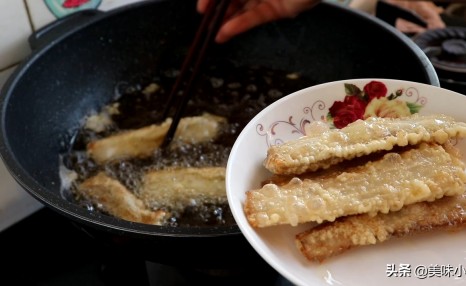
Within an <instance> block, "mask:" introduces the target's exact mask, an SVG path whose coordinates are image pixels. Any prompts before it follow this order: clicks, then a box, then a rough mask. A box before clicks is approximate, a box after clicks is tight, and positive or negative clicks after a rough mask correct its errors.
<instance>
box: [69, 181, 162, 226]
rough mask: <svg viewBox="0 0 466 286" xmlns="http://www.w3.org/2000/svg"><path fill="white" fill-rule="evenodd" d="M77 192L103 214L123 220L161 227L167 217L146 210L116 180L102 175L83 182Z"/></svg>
mask: <svg viewBox="0 0 466 286" xmlns="http://www.w3.org/2000/svg"><path fill="white" fill-rule="evenodd" d="M77 192H78V193H79V194H80V195H82V196H83V197H84V198H86V199H88V200H89V201H91V202H92V203H93V204H94V205H95V206H97V207H98V208H100V209H101V210H103V211H104V212H106V213H108V214H110V215H113V216H115V217H118V218H121V219H124V220H128V221H133V222H140V223H146V224H155V225H162V224H163V222H164V218H165V217H166V215H167V214H166V212H165V211H162V210H158V211H152V210H150V209H148V208H147V207H146V206H145V205H144V203H143V202H142V201H141V200H140V199H138V198H137V197H136V196H135V195H133V194H132V193H131V192H130V191H128V190H127V189H126V187H125V186H123V185H122V184H121V183H120V182H119V181H118V180H115V179H113V178H110V177H109V176H107V175H105V174H104V173H99V174H97V175H96V176H94V177H91V178H89V179H87V180H85V181H84V182H83V183H81V184H80V185H79V186H78V188H77Z"/></svg>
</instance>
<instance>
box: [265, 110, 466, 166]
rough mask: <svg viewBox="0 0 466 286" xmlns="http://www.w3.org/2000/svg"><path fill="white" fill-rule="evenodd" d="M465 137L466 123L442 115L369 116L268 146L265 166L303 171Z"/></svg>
mask: <svg viewBox="0 0 466 286" xmlns="http://www.w3.org/2000/svg"><path fill="white" fill-rule="evenodd" d="M464 136H466V123H464V122H457V121H455V120H454V119H453V118H451V117H449V116H445V115H441V114H439V115H428V116H421V115H417V114H415V115H413V116H411V117H405V118H380V117H372V118H369V119H367V120H364V121H363V120H358V121H355V122H353V123H351V124H349V125H348V126H346V127H345V128H342V129H331V130H328V131H326V132H323V133H322V135H321V136H304V137H302V138H300V139H298V140H292V141H289V142H285V143H284V144H281V145H275V146H272V147H270V148H269V150H268V152H267V157H266V159H265V161H264V166H265V167H266V168H267V169H268V170H269V171H271V172H272V173H275V174H302V173H305V172H309V171H315V170H318V169H325V168H328V167H330V166H332V165H334V164H338V163H339V162H342V161H344V160H349V159H353V158H355V157H359V156H363V155H367V154H371V153H373V152H376V151H381V150H391V149H392V148H393V147H394V146H407V145H415V144H418V143H421V142H435V143H438V144H444V143H445V142H447V141H448V140H449V139H450V138H452V137H464Z"/></svg>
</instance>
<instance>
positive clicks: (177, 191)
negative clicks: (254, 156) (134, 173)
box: [139, 167, 227, 211]
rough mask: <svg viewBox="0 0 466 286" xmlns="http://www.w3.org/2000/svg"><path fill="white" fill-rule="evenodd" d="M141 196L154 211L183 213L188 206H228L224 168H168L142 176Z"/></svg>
mask: <svg viewBox="0 0 466 286" xmlns="http://www.w3.org/2000/svg"><path fill="white" fill-rule="evenodd" d="M142 181H143V183H142V187H141V189H140V190H139V197H140V198H141V199H142V200H143V201H144V202H145V203H146V204H147V205H149V206H151V207H153V208H160V207H168V208H169V209H170V210H172V211H182V210H183V209H184V208H185V207H186V206H189V205H195V204H202V203H204V202H210V203H226V201H227V198H226V189H225V168H224V167H204V168H193V167H191V168H176V169H174V168H169V169H164V170H155V171H149V172H147V173H146V174H145V175H144V176H143V180H142Z"/></svg>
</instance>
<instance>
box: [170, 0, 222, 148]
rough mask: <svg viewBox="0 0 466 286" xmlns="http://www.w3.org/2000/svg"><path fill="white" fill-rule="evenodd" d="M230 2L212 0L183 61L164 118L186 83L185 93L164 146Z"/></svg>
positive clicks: (181, 114)
mask: <svg viewBox="0 0 466 286" xmlns="http://www.w3.org/2000/svg"><path fill="white" fill-rule="evenodd" d="M229 4H230V0H211V1H210V3H209V6H208V7H207V9H206V12H205V14H204V16H203V19H202V22H201V24H200V26H199V28H198V29H197V32H196V35H195V37H194V41H193V42H192V44H191V46H190V48H189V51H188V54H187V56H186V57H185V59H184V61H183V64H182V66H181V70H180V74H179V76H178V78H177V79H176V81H175V84H174V86H173V88H172V90H171V92H170V95H169V97H168V100H167V105H166V107H165V109H164V113H163V118H167V117H168V115H169V113H170V111H171V109H172V105H173V104H174V101H175V99H176V97H177V95H178V93H179V92H180V90H181V89H182V88H183V85H184V89H183V93H182V95H181V98H180V100H179V103H178V105H177V106H176V110H175V114H174V116H173V119H172V123H171V125H170V128H169V129H168V132H167V134H166V135H165V138H164V141H163V143H162V146H161V147H162V148H165V147H166V146H168V145H169V144H170V142H171V141H172V140H173V137H174V135H175V131H176V128H177V127H178V123H179V122H180V120H181V117H182V116H183V113H184V111H185V109H186V105H187V103H188V101H189V98H190V96H191V87H192V84H193V82H194V79H195V78H196V76H197V74H198V71H199V67H200V66H201V63H202V62H203V60H204V56H205V52H206V50H207V48H208V47H209V45H210V44H211V43H212V40H213V38H214V37H215V35H216V34H217V32H218V30H219V29H220V26H221V24H222V22H223V18H224V16H225V13H226V11H227V9H228V6H229Z"/></svg>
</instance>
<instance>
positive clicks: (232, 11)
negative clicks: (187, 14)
mask: <svg viewBox="0 0 466 286" xmlns="http://www.w3.org/2000/svg"><path fill="white" fill-rule="evenodd" d="M210 1H212V0H198V2H197V10H198V11H199V13H201V14H202V13H205V11H206V9H207V6H208V4H209V2H210ZM220 1H222V0H220ZM319 2H320V0H233V1H231V4H230V6H229V8H228V11H227V13H226V16H225V21H224V23H223V24H222V26H221V28H220V30H219V31H218V33H217V35H216V38H215V41H216V42H217V43H224V42H226V41H228V40H230V39H231V38H233V37H235V36H237V35H239V34H241V33H243V32H245V31H247V30H250V29H252V28H254V27H257V26H259V25H261V24H265V23H268V22H271V21H275V20H278V19H280V18H291V17H295V16H296V15H298V14H299V13H300V12H303V11H304V10H307V9H310V8H311V7H313V6H315V5H316V4H317V3H319Z"/></svg>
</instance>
